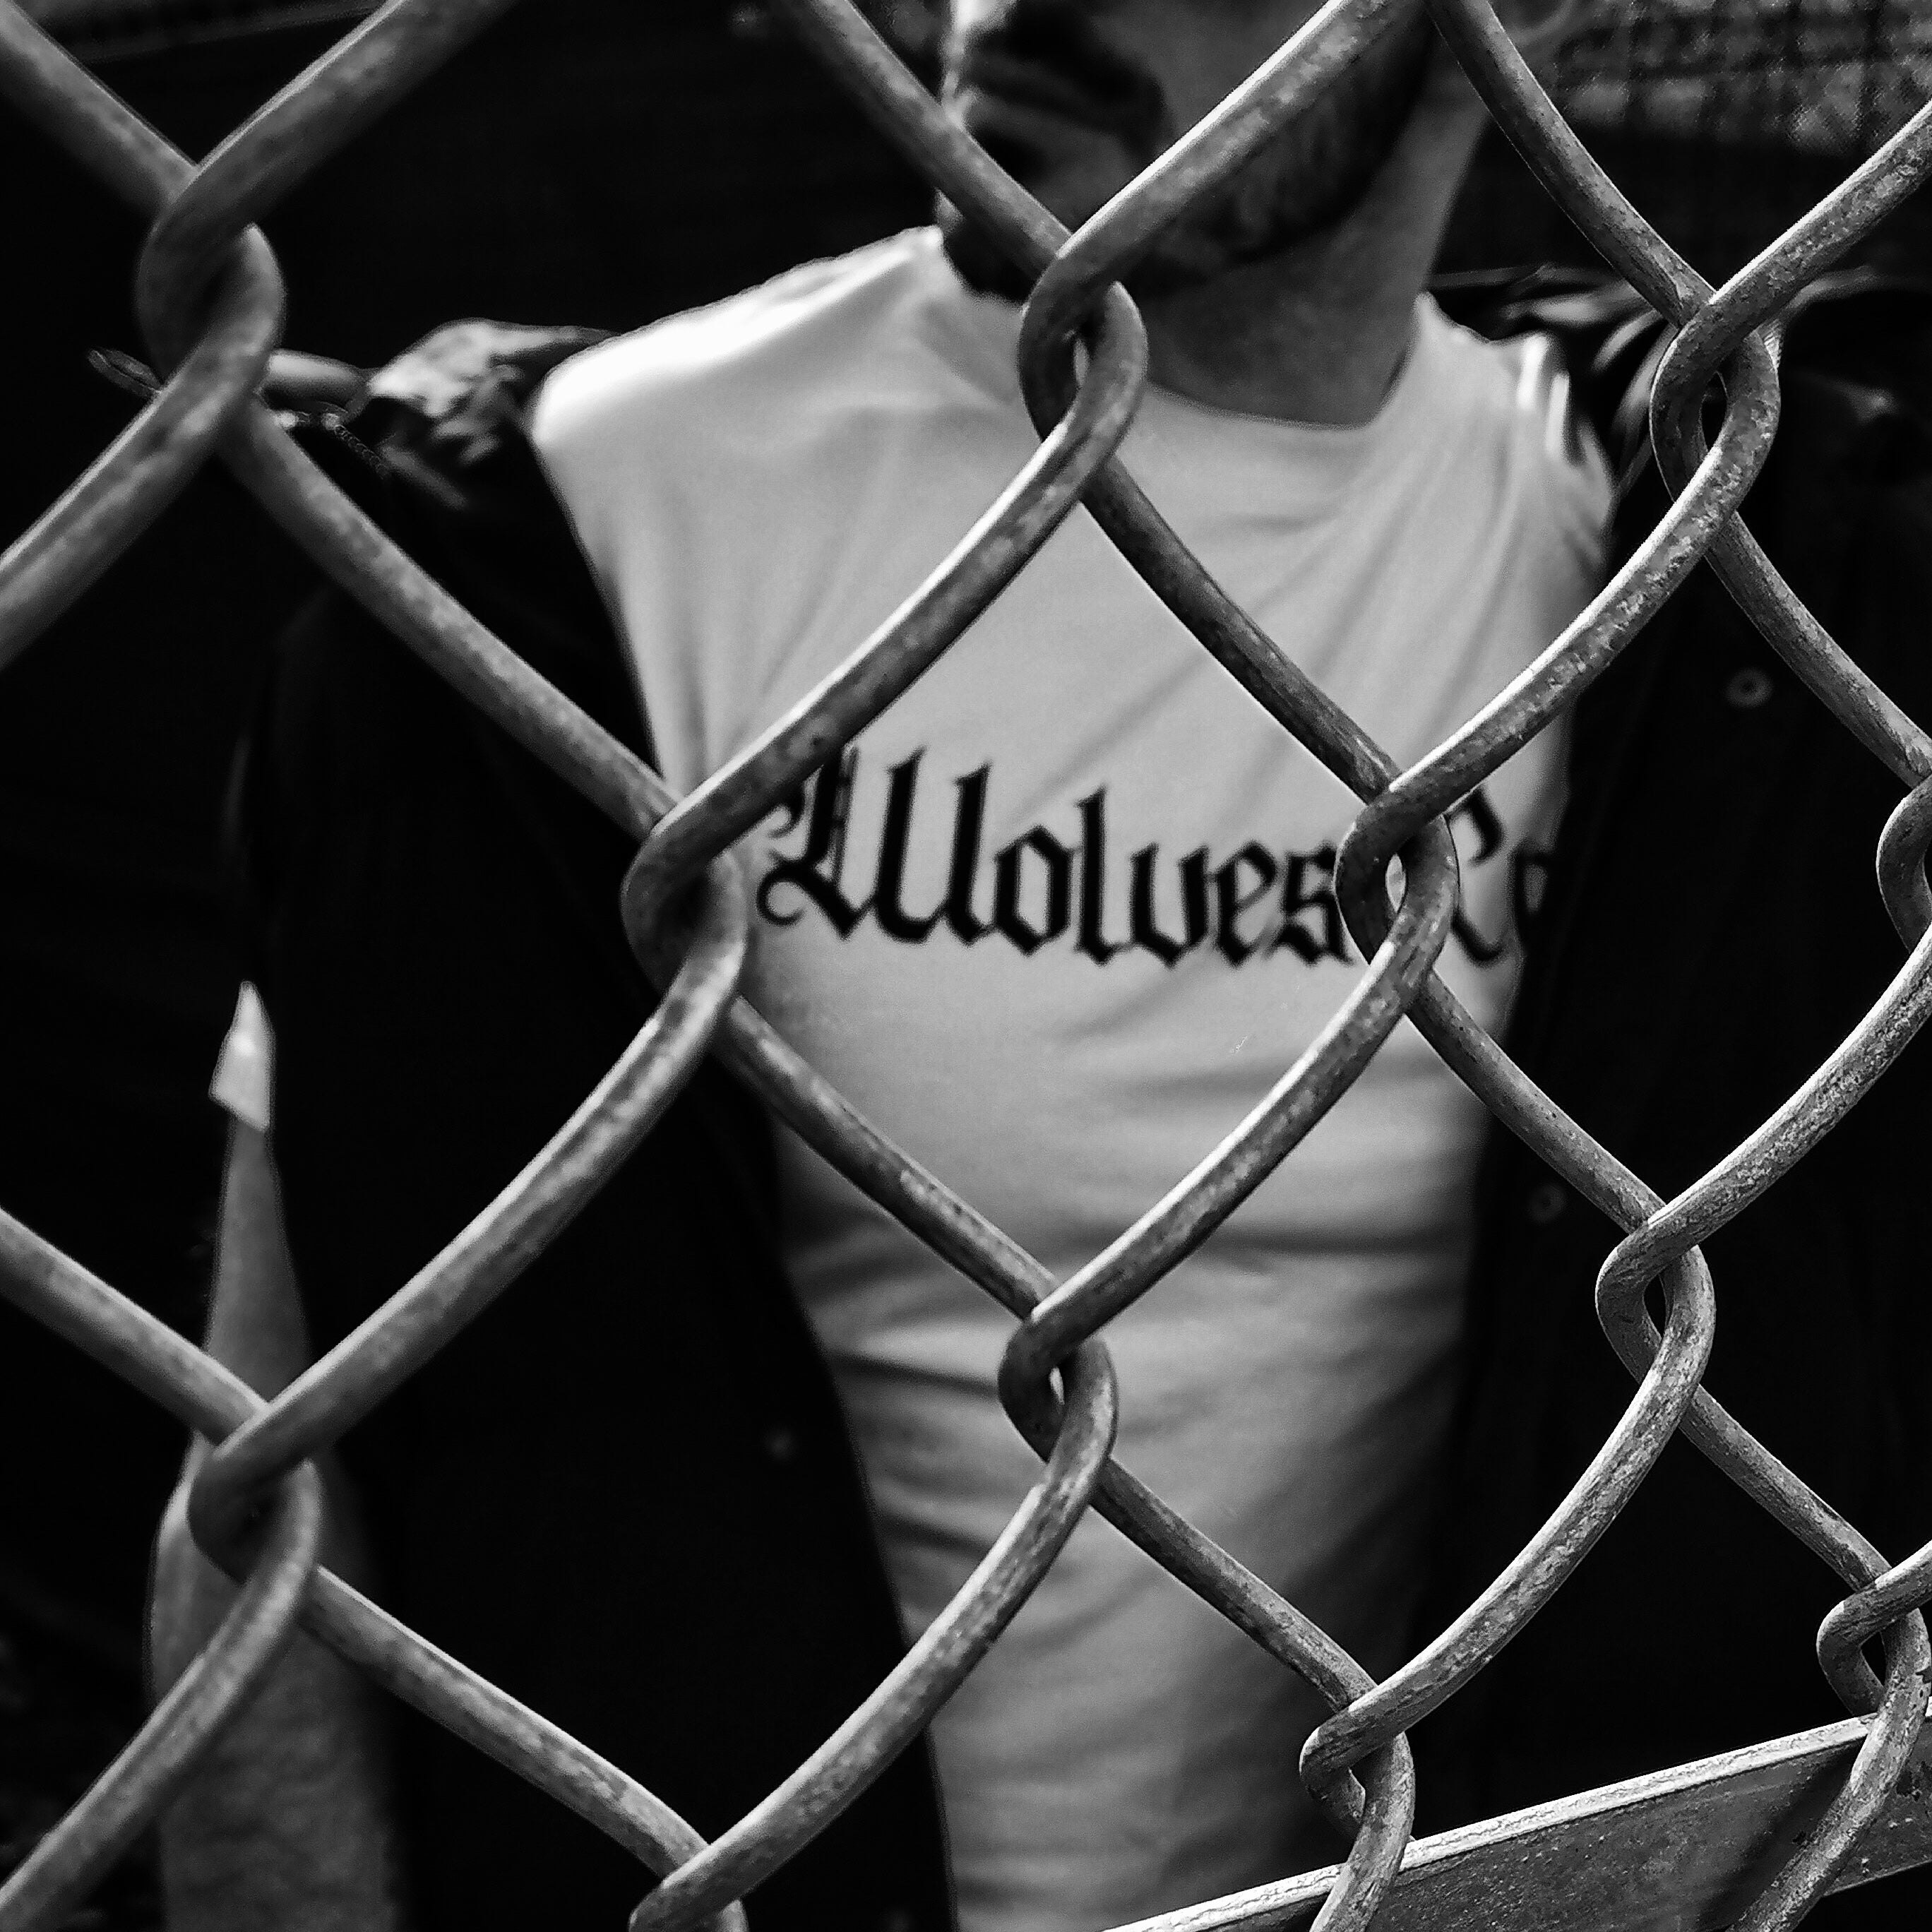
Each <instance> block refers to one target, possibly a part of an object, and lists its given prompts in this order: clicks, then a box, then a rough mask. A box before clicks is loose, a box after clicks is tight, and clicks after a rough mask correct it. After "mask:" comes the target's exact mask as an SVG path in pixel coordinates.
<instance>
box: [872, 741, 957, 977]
mask: <svg viewBox="0 0 1932 1932" xmlns="http://www.w3.org/2000/svg"><path fill="white" fill-rule="evenodd" d="M925 756H926V753H925V752H924V751H915V752H913V754H912V756H911V757H909V758H905V759H902V760H901V761H900V762H899V763H898V764H896V765H895V766H893V767H892V770H891V771H890V772H889V773H888V774H887V781H888V782H887V785H886V823H885V827H884V829H883V831H882V832H880V835H879V871H878V876H877V878H876V879H875V880H874V882H873V885H872V916H873V917H874V919H877V921H878V922H879V930H880V932H883V934H884V935H886V938H888V939H896V940H897V941H898V942H899V943H900V944H901V945H902V946H919V945H922V944H924V943H925V941H926V938H927V937H928V936H929V935H930V934H931V932H932V929H933V928H934V927H935V926H937V925H938V923H939V916H940V913H941V911H943V910H944V907H935V908H934V910H932V911H931V912H929V913H927V914H926V916H925V917H924V918H923V919H914V918H913V917H911V916H910V915H909V914H908V913H907V911H906V909H905V907H904V905H903V904H901V897H902V895H903V894H904V891H905V865H906V844H907V840H908V839H909V838H910V836H911V834H912V808H913V799H914V796H915V795H916V793H917V791H918V789H919V760H920V759H922V757H925Z"/></svg>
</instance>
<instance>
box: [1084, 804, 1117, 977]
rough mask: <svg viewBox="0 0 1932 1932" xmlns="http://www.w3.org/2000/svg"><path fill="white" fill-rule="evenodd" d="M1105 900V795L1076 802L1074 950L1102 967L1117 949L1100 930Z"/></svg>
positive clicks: (1105, 908) (1103, 918)
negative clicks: (1077, 895)
mask: <svg viewBox="0 0 1932 1932" xmlns="http://www.w3.org/2000/svg"><path fill="white" fill-rule="evenodd" d="M1106 897H1107V791H1106V787H1105V786H1104V785H1103V786H1102V787H1101V788H1100V790H1098V791H1097V792H1095V793H1094V794H1093V795H1092V796H1091V797H1088V798H1083V799H1082V800H1081V801H1080V937H1079V939H1078V940H1077V941H1075V950H1076V951H1078V952H1081V953H1085V954H1086V956H1088V959H1091V960H1092V961H1093V962H1094V965H1097V966H1104V965H1106V963H1107V962H1108V961H1109V960H1110V959H1112V958H1113V956H1114V955H1115V953H1118V952H1119V951H1120V950H1121V949H1120V947H1118V946H1117V945H1115V944H1113V943H1112V941H1109V939H1108V938H1107V936H1106V933H1105V932H1104V931H1103V926H1104V925H1105V923H1106V910H1107V907H1106Z"/></svg>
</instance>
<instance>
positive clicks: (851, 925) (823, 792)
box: [758, 749, 870, 939]
mask: <svg viewBox="0 0 1932 1932" xmlns="http://www.w3.org/2000/svg"><path fill="white" fill-rule="evenodd" d="M858 766H859V754H858V753H857V752H856V751H853V750H850V749H847V751H844V752H842V753H841V754H840V755H839V756H838V757H837V758H835V759H827V760H826V762H825V763H823V765H821V766H820V767H819V768H818V770H817V772H816V773H815V774H814V776H813V778H812V781H811V822H810V823H809V824H808V825H807V826H806V827H805V849H804V850H802V852H800V853H799V854H798V856H796V858H793V859H779V860H778V862H776V863H775V865H773V866H772V868H771V870H770V871H768V872H767V873H766V874H765V876H764V877H763V879H762V880H760V882H759V884H758V910H759V911H760V913H763V916H765V917H766V919H769V920H770V921H771V922H772V924H773V925H774V926H796V924H797V923H798V922H799V919H801V918H802V917H803V916H804V909H803V907H800V908H799V910H798V911H796V912H794V913H791V914H790V915H789V916H787V914H785V913H782V912H779V911H777V910H775V909H774V907H773V906H772V894H773V893H774V892H776V890H777V889H778V887H779V886H795V887H796V889H798V890H799V892H802V893H803V894H804V895H805V897H806V898H808V900H809V901H811V903H812V904H814V905H815V906H817V908H818V909H819V910H820V912H822V913H824V915H825V916H826V919H827V921H828V922H829V923H830V925H831V927H832V930H833V931H834V932H836V933H837V934H838V937H839V938H841V939H850V938H851V936H852V935H853V932H855V931H856V929H857V927H858V925H859V921H860V920H861V919H863V918H864V917H865V914H866V913H867V911H868V910H869V909H870V906H869V901H868V904H865V905H856V906H855V905H854V904H853V903H852V901H850V899H848V898H847V897H846V896H845V895H844V891H843V890H842V889H841V887H840V884H839V879H840V875H841V874H842V873H843V871H844V868H845V832H846V827H847V823H848V822H849V821H850V817H851V815H852V786H853V778H854V777H855V775H856V772H857V770H858ZM793 823H794V824H795V823H796V820H793Z"/></svg>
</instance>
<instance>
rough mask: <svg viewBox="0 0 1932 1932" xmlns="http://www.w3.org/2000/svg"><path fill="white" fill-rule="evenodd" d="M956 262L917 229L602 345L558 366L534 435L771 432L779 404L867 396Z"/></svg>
mask: <svg viewBox="0 0 1932 1932" xmlns="http://www.w3.org/2000/svg"><path fill="white" fill-rule="evenodd" d="M949 273H950V272H948V271H947V270H946V269H945V267H944V263H943V262H942V261H941V259H940V257H939V254H938V246H937V241H936V238H935V237H934V236H932V233H931V231H929V230H924V229H909V230H907V232H905V233H902V234H899V235H895V236H890V237H889V238H887V239H886V240H884V241H882V242H874V243H872V244H871V245H869V246H868V247H865V248H859V249H856V250H855V251H853V252H852V253H851V254H846V255H841V256H838V257H835V258H833V259H832V260H826V261H818V262H811V263H805V265H804V266H802V267H800V268H796V269H791V270H790V271H788V272H787V273H785V274H784V275H779V276H778V277H777V278H775V279H774V280H772V281H769V282H766V283H763V284H761V285H760V286H759V287H756V288H753V289H748V290H745V291H744V292H742V293H740V294H737V295H734V296H730V297H727V299H725V300H724V301H722V302H715V303H712V305H709V307H706V308H698V309H692V310H689V311H685V313H683V314H679V315H675V316H670V317H666V318H665V319H664V320H661V321H659V322H655V323H651V324H650V325H649V326H647V327H646V328H643V329H637V330H635V331H634V332H631V333H630V334H628V335H622V336H617V337H615V338H611V339H610V340H608V341H604V342H601V343H599V344H597V345H595V347H591V348H589V349H587V350H584V351H583V353H580V354H579V355H577V356H573V357H571V359H570V360H568V362H565V363H564V364H563V365H562V366H561V367H559V368H557V369H556V370H555V371H553V372H552V373H551V374H550V376H549V377H548V378H547V380H546V381H545V382H544V385H543V386H542V389H541V390H540V391H539V392H538V395H536V397H535V398H534V400H533V402H532V407H531V410H530V415H529V422H530V432H531V435H532V439H533V440H534V441H535V443H536V445H537V446H538V449H540V450H541V451H542V452H543V453H544V455H545V456H546V458H552V459H554V458H556V456H557V455H559V454H570V453H574V452H578V451H580V450H583V449H585V448H586V447H594V446H597V445H599V444H601V443H606V442H607V440H609V439H610V438H611V437H613V436H616V437H622V438H623V439H624V440H626V441H627V442H628V441H629V440H631V439H633V438H634V437H637V436H638V435H639V434H646V435H651V436H652V437H661V436H664V435H666V434H671V435H675V434H676V433H677V432H678V431H679V429H680V428H683V427H685V426H687V425H688V426H689V427H691V428H701V430H702V431H703V434H705V435H706V437H707V439H708V440H715V438H717V437H719V436H720V435H722V434H730V431H731V429H732V428H733V425H743V426H745V428H748V429H749V430H751V431H754V433H758V432H763V433H769V431H770V429H771V428H772V421H771V417H770V411H771V410H772V409H773V408H774V407H783V408H784V409H785V410H787V412H790V411H793V410H796V409H798V408H799V407H801V406H802V405H805V404H808V403H809V402H810V401H812V400H814V399H820V400H829V399H831V398H835V396H836V395H838V394H839V393H841V392H845V391H850V392H853V393H854V394H856V393H857V392H859V390H860V389H862V387H863V386H864V385H865V383H867V382H868V380H876V378H877V375H878V374H879V373H880V372H879V366H878V365H879V359H880V357H881V356H890V355H891V354H892V353H894V352H895V350H903V349H904V347H906V346H907V344H908V343H909V342H910V341H913V340H916V338H917V337H918V335H919V329H918V323H919V318H920V317H921V315H922V313H923V312H924V311H928V310H929V309H930V308H932V307H933V306H934V305H935V304H936V303H943V302H944V298H945V296H946V294H947V287H946V278H947V275H948V274H949Z"/></svg>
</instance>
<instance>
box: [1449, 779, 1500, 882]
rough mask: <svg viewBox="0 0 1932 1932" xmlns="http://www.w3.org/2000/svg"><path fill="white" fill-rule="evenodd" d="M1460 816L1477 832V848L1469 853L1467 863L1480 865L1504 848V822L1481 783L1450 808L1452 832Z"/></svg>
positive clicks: (1450, 827)
mask: <svg viewBox="0 0 1932 1932" xmlns="http://www.w3.org/2000/svg"><path fill="white" fill-rule="evenodd" d="M1459 818H1466V819H1467V820H1469V823H1470V824H1471V826H1472V827H1473V828H1474V829H1475V834H1476V849H1475V851H1473V852H1472V853H1470V854H1469V859H1468V860H1467V861H1466V862H1467V863H1469V865H1481V863H1482V862H1483V861H1484V859H1493V858H1494V857H1495V856H1496V854H1497V853H1499V852H1500V851H1501V850H1502V849H1503V822H1502V820H1501V819H1500V818H1499V817H1497V815H1496V807H1495V806H1494V805H1492V804H1491V803H1490V799H1489V794H1488V793H1487V792H1486V791H1484V789H1483V788H1482V787H1481V785H1478V786H1477V787H1476V788H1475V790H1474V791H1472V793H1470V794H1469V796H1468V797H1467V798H1466V799H1463V802H1462V803H1461V804H1460V805H1457V806H1455V807H1454V808H1452V809H1451V811H1450V814H1449V829H1451V831H1452V832H1453V831H1454V829H1455V828H1456V821H1457V819H1459Z"/></svg>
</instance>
